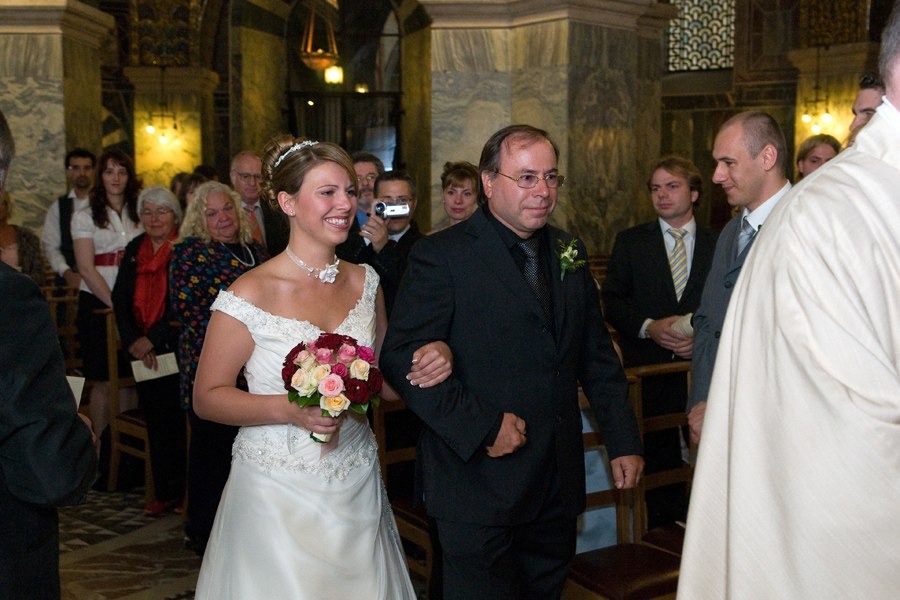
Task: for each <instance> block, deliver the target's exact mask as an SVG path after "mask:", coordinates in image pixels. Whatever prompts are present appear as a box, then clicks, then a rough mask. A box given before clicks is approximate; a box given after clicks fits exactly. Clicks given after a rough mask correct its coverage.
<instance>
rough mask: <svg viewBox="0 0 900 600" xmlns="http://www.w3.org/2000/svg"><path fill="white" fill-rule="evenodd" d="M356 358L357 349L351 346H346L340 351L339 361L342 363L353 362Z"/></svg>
mask: <svg viewBox="0 0 900 600" xmlns="http://www.w3.org/2000/svg"><path fill="white" fill-rule="evenodd" d="M354 358H356V348H355V347H353V346H351V345H349V344H344V345H343V346H341V347H340V349H339V350H338V360H339V361H341V362H342V363H348V362H350V361H351V360H353V359H354Z"/></svg>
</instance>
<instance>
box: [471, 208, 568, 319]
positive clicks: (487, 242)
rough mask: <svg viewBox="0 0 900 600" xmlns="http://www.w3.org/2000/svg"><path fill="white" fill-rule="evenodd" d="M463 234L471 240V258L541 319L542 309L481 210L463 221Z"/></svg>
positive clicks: (542, 317)
mask: <svg viewBox="0 0 900 600" xmlns="http://www.w3.org/2000/svg"><path fill="white" fill-rule="evenodd" d="M466 232H467V233H469V234H470V235H472V236H474V237H475V240H474V243H473V244H472V251H473V252H474V254H475V256H477V257H478V259H479V260H481V261H482V262H483V263H484V265H485V267H487V270H488V271H489V272H490V273H493V274H494V276H495V277H496V278H497V279H498V280H499V282H500V285H501V286H502V287H504V288H505V289H507V290H509V293H510V294H512V295H513V297H514V298H516V299H517V300H518V301H519V302H521V303H522V304H523V305H525V306H527V307H528V309H529V310H531V311H532V312H533V313H535V314H536V315H538V316H539V317H540V318H541V319H544V309H543V308H541V304H540V302H538V299H537V296H535V295H534V292H533V291H532V290H531V288H530V287H528V283H527V282H526V281H525V278H524V277H522V273H521V272H520V271H519V267H518V265H516V262H515V261H514V260H513V257H512V256H511V255H510V253H509V249H507V247H506V245H505V244H504V243H503V240H502V239H500V234H498V233H497V231H496V230H495V229H494V227H493V226H492V225H491V224H490V223H489V222H488V220H487V217H485V216H484V214H483V213H482V212H481V211H479V210H476V211H475V213H474V214H473V215H472V216H471V217H469V220H468V221H466ZM551 285H552V284H551Z"/></svg>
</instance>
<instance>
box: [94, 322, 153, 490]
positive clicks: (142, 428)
mask: <svg viewBox="0 0 900 600" xmlns="http://www.w3.org/2000/svg"><path fill="white" fill-rule="evenodd" d="M99 312H100V313H102V314H104V315H105V316H106V351H107V360H108V364H109V413H110V414H109V430H110V460H109V483H108V490H109V491H111V492H112V491H115V489H116V487H117V486H118V483H119V465H120V463H121V459H122V453H123V452H124V453H125V454H130V455H131V456H134V457H136V458H139V459H141V460H142V461H144V496H145V498H146V500H147V503H148V504H149V503H150V502H152V501H153V499H154V498H155V490H154V488H153V471H152V468H151V458H150V438H149V437H148V435H147V421H146V419H145V418H144V411H143V409H141V408H136V409H132V410H128V411H125V412H122V411H121V408H120V405H119V390H121V389H123V388H126V387H134V385H135V381H134V376H130V377H120V376H119V350H121V349H122V342H121V341H119V339H118V338H119V336H118V329H117V327H116V316H115V314H114V313H113V311H112V310H111V309H108V308H107V309H104V310H102V311H99ZM123 435H125V436H129V437H131V438H134V439H136V440H138V441H140V442H141V444H142V447H141V448H138V447H136V446H133V445H131V444H125V443H123V440H122V436H123Z"/></svg>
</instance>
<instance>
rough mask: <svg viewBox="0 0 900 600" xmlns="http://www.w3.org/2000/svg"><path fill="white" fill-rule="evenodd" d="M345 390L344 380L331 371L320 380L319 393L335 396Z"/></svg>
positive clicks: (330, 396)
mask: <svg viewBox="0 0 900 600" xmlns="http://www.w3.org/2000/svg"><path fill="white" fill-rule="evenodd" d="M343 391H344V380H343V379H341V378H340V377H339V376H338V375H336V374H334V373H329V374H328V375H326V376H325V377H323V378H322V380H321V381H319V393H320V394H322V395H323V396H327V397H329V398H334V397H336V396H338V395H339V394H340V393H341V392H343Z"/></svg>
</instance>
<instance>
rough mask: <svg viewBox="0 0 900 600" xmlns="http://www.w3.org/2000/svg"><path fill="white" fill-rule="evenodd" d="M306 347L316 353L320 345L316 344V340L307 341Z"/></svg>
mask: <svg viewBox="0 0 900 600" xmlns="http://www.w3.org/2000/svg"><path fill="white" fill-rule="evenodd" d="M306 349H307V350H309V351H310V352H312V353H313V354H315V353H316V350H318V349H319V347H318V346H316V343H315V342H306Z"/></svg>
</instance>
